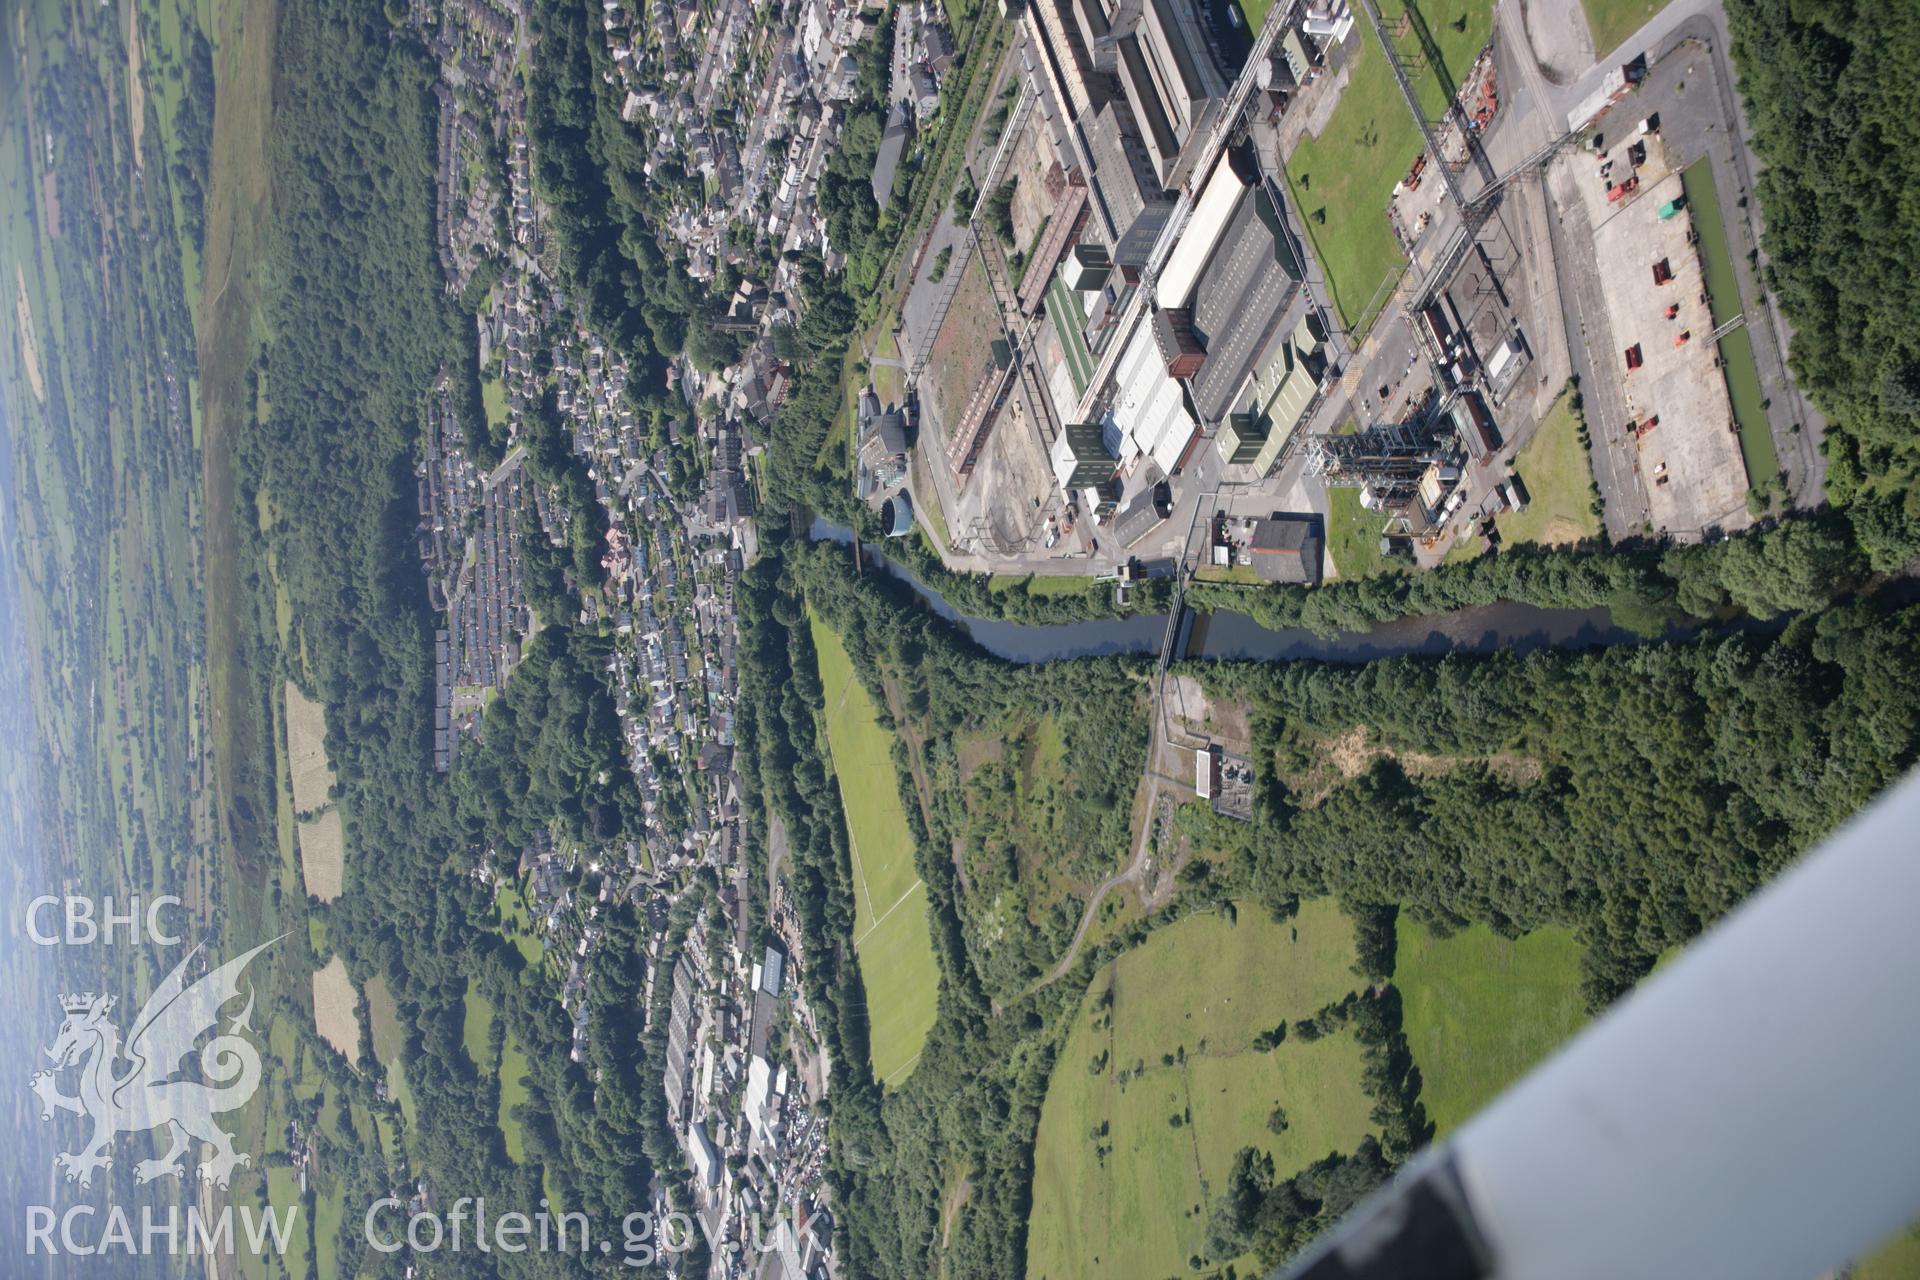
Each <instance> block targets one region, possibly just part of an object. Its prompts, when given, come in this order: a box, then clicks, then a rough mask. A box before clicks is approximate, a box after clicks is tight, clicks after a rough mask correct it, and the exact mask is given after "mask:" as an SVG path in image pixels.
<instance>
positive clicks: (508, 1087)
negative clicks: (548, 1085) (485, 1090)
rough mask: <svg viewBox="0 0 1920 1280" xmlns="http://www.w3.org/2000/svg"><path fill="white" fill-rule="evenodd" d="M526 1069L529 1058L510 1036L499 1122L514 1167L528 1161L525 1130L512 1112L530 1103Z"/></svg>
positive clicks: (504, 1059) (502, 1064) (503, 1065)
mask: <svg viewBox="0 0 1920 1280" xmlns="http://www.w3.org/2000/svg"><path fill="white" fill-rule="evenodd" d="M527 1069H528V1068H527V1055H526V1054H524V1053H522V1052H521V1051H520V1046H519V1045H518V1044H516V1043H514V1039H513V1035H512V1034H511V1033H509V1034H508V1035H507V1039H506V1043H505V1044H504V1045H503V1046H502V1047H501V1050H500V1113H499V1115H498V1117H496V1118H497V1120H498V1122H499V1125H500V1136H501V1137H502V1138H504V1139H506V1144H507V1156H508V1157H509V1158H510V1159H511V1160H513V1162H514V1163H515V1164H518V1163H520V1162H521V1161H523V1160H525V1159H526V1158H527V1146H526V1134H525V1131H524V1126H523V1125H521V1123H520V1122H519V1121H518V1120H516V1119H514V1116H513V1109H514V1108H515V1107H517V1106H519V1105H520V1104H521V1103H523V1102H525V1101H526V1100H527V1080H526V1076H527Z"/></svg>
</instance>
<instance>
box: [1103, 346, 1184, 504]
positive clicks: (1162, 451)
mask: <svg viewBox="0 0 1920 1280" xmlns="http://www.w3.org/2000/svg"><path fill="white" fill-rule="evenodd" d="M1117 376H1118V381H1119V386H1120V391H1119V394H1118V395H1116V396H1115V397H1114V401H1113V419H1114V422H1115V423H1116V424H1117V425H1118V426H1119V428H1120V429H1121V431H1123V432H1125V433H1126V435H1127V437H1128V443H1127V444H1123V445H1122V447H1121V453H1120V457H1121V460H1122V461H1127V460H1129V459H1131V458H1132V457H1133V456H1134V455H1135V454H1140V453H1145V454H1149V455H1151V456H1152V458H1153V460H1154V461H1155V462H1156V463H1158V464H1159V465H1160V469H1161V470H1162V471H1166V472H1171V471H1172V470H1173V467H1174V464H1175V463H1177V462H1179V461H1180V455H1181V454H1182V453H1183V452H1185V450H1186V447H1187V441H1188V440H1190V439H1192V437H1193V433H1194V431H1195V430H1196V429H1197V428H1196V427H1195V425H1194V422H1193V419H1192V418H1190V417H1189V416H1188V415H1187V410H1186V406H1185V404H1184V403H1183V400H1182V396H1181V394H1180V384H1179V383H1178V382H1176V381H1174V380H1173V379H1172V378H1170V377H1168V376H1167V367H1166V365H1165V364H1164V363H1163V362H1162V361H1161V359H1160V350H1159V347H1158V346H1157V345H1156V344H1155V342H1154V339H1153V326H1152V325H1150V324H1142V325H1137V326H1135V328H1134V331H1133V339H1132V341H1130V342H1129V343H1128V344H1127V349H1126V352H1125V353H1124V354H1123V355H1122V356H1121V357H1120V367H1119V370H1118V374H1117Z"/></svg>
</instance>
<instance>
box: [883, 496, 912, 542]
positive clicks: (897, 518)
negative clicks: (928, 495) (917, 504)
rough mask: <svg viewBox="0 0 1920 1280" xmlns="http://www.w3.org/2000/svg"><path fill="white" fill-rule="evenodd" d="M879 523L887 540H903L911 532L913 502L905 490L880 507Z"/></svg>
mask: <svg viewBox="0 0 1920 1280" xmlns="http://www.w3.org/2000/svg"><path fill="white" fill-rule="evenodd" d="M880 523H881V524H882V525H884V526H885V527H886V530H887V536H888V537H889V538H904V537H906V536H907V535H908V534H910V533H912V532H913V500H912V499H911V498H909V497H907V491H906V490H905V489H902V490H901V491H900V492H898V493H896V494H894V495H893V496H892V497H891V498H888V499H887V500H886V501H885V502H883V503H882V504H881V505H880Z"/></svg>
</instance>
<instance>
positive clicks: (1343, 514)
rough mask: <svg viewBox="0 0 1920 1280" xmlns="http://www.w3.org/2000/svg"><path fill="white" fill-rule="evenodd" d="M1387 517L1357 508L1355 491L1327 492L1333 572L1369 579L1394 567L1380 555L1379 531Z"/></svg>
mask: <svg viewBox="0 0 1920 1280" xmlns="http://www.w3.org/2000/svg"><path fill="white" fill-rule="evenodd" d="M1386 524H1387V521H1386V517H1385V516H1383V515H1381V514H1380V513H1379V512H1378V511H1368V510H1367V509H1366V508H1365V507H1363V506H1361V505H1360V491H1359V490H1358V489H1349V488H1339V489H1329V490H1327V550H1328V552H1329V553H1331V554H1332V556H1333V567H1334V570H1335V571H1336V572H1337V573H1338V574H1339V575H1340V576H1341V577H1343V578H1370V577H1372V576H1373V575H1374V574H1376V573H1385V572H1386V571H1387V570H1389V569H1391V568H1393V564H1392V562H1391V561H1389V560H1388V559H1387V558H1386V557H1385V556H1383V555H1381V554H1380V531H1381V530H1382V529H1384V528H1385V527H1386Z"/></svg>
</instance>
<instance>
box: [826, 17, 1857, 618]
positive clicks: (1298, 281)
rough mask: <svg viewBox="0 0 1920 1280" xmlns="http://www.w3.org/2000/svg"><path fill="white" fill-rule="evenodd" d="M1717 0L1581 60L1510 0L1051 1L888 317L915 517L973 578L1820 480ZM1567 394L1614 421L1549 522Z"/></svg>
mask: <svg viewBox="0 0 1920 1280" xmlns="http://www.w3.org/2000/svg"><path fill="white" fill-rule="evenodd" d="M1716 12H1717V11H1712V10H1705V9H1703V10H1701V11H1700V12H1698V13H1694V12H1693V11H1692V10H1691V9H1689V8H1687V7H1686V6H1684V5H1683V6H1681V7H1680V8H1678V9H1675V8H1671V7H1670V8H1669V9H1667V10H1666V11H1664V12H1663V13H1662V14H1661V16H1660V17H1659V18H1658V19H1656V20H1655V21H1652V22H1649V23H1648V24H1647V25H1646V27H1645V29H1644V30H1643V31H1641V32H1637V33H1634V36H1633V38H1631V39H1630V40H1629V41H1628V42H1627V44H1625V45H1623V46H1622V47H1621V48H1620V49H1617V50H1612V51H1603V52H1602V53H1601V54H1600V55H1599V56H1596V57H1595V59H1594V61H1593V62H1592V63H1591V64H1590V65H1589V66H1587V67H1585V68H1576V69H1573V70H1572V71H1569V69H1568V68H1567V67H1566V66H1565V65H1564V62H1565V56H1566V55H1565V52H1564V50H1559V49H1553V50H1549V51H1546V52H1544V53H1543V51H1542V50H1541V49H1539V48H1538V47H1536V43H1535V41H1536V37H1535V36H1534V35H1530V34H1529V32H1528V31H1527V30H1526V27H1525V24H1524V22H1521V21H1514V20H1509V17H1508V15H1505V14H1504V13H1501V14H1495V13H1494V12H1493V8H1492V6H1490V5H1482V4H1478V3H1475V4H1467V5H1465V6H1463V7H1460V11H1458V12H1456V10H1455V9H1454V8H1448V7H1446V6H1439V5H1433V4H1427V5H1421V4H1411V5H1406V6H1401V5H1398V4H1394V5H1387V6H1384V7H1381V6H1375V5H1372V4H1362V5H1359V6H1349V5H1347V4H1344V3H1341V2H1340V0H1311V2H1300V0H1296V2H1294V3H1282V4H1277V5H1274V6H1273V7H1271V8H1270V9H1266V10H1265V11H1264V12H1263V13H1262V15H1261V16H1260V19H1259V23H1260V25H1259V26H1258V28H1257V29H1253V30H1250V31H1246V32H1243V33H1241V36H1240V38H1236V39H1227V38H1225V37H1226V34H1227V33H1225V32H1223V31H1221V30H1216V29H1215V28H1214V27H1213V26H1212V25H1211V23H1212V18H1211V17H1210V16H1209V11H1207V10H1206V9H1205V8H1204V7H1202V6H1196V5H1193V4H1192V3H1191V0H1159V2H1158V3H1156V4H1149V5H1145V6H1143V7H1141V8H1138V9H1133V8H1120V7H1114V6H1109V5H1106V4H1104V3H1103V2H1102V0H1035V2H1034V3H1031V4H1028V5H1025V6H1022V7H1020V8H1019V9H1018V10H1017V11H1015V12H1014V13H1013V15H1012V18H1013V21H1014V22H1015V27H1016V33H1017V36H1016V38H1015V39H1014V40H1013V41H1012V42H1011V48H1010V50H1009V53H1008V55H1007V59H1006V62H1005V64H1004V65H1003V68H1002V70H1001V72H1000V74H999V78H998V79H997V80H996V82H995V83H996V85H998V86H999V87H998V91H997V93H998V97H997V99H996V100H997V102H998V104H999V106H998V108H997V109H996V113H995V120H996V121H997V133H996V131H995V130H982V133H981V136H980V138H979V140H978V141H979V145H977V146H976V147H975V148H974V149H973V152H972V163H971V165H970V166H969V168H968V172H967V175H966V181H965V184H963V190H964V192H965V193H966V194H969V195H971V196H972V208H971V216H958V214H959V213H960V212H964V211H961V210H958V208H957V206H956V216H955V217H954V220H953V221H954V227H953V230H952V232H951V233H949V234H951V235H952V236H954V237H956V238H955V239H953V240H952V241H951V242H950V243H951V247H952V252H951V253H948V254H947V255H946V257H945V258H944V259H943V260H941V261H939V263H938V268H937V271H936V266H935V263H934V262H933V261H932V260H930V259H928V258H927V257H926V255H922V258H921V260H920V262H919V263H918V267H917V278H916V279H915V280H914V281H913V282H912V288H911V290H910V295H909V296H910V301H909V307H908V309H907V310H906V311H905V312H903V315H902V323H901V326H900V327H899V328H898V329H897V331H896V336H897V337H898V339H899V348H900V351H901V355H902V361H901V363H902V365H903V366H904V367H905V369H906V372H907V382H908V412H909V413H910V414H912V413H917V414H918V415H919V416H920V419H921V423H920V425H921V428H922V431H921V434H920V436H919V440H920V445H919V457H918V458H917V459H915V460H914V462H913V464H912V465H911V466H909V467H905V468H903V469H902V472H901V484H902V485H905V486H910V487H912V488H913V489H914V490H915V492H914V494H913V501H912V503H911V511H912V512H913V513H914V516H915V520H916V522H917V527H918V529H919V530H920V532H921V533H922V535H923V536H925V537H926V538H927V539H928V540H929V542H930V544H931V545H933V546H934V547H935V548H936V549H938V550H939V551H940V553H941V555H942V557H943V558H944V559H945V560H946V561H947V563H948V564H949V565H950V566H951V567H954V568H960V569H967V570H973V571H986V572H990V573H998V574H1007V575H1024V574H1029V573H1037V574H1043V575H1044V574H1061V575H1071V576H1073V577H1076V578H1078V577H1084V576H1088V575H1091V576H1093V577H1095V578H1101V577H1105V578H1111V579H1115V580H1116V581H1117V580H1119V579H1122V578H1124V577H1127V576H1131V575H1135V574H1140V573H1144V574H1148V575H1154V574H1165V575H1174V574H1199V575H1201V576H1205V577H1208V578H1209V579H1211V580H1214V581H1220V582H1228V583H1235V582H1237V583H1243V584H1249V585H1251V584H1257V583H1261V582H1292V583H1301V584H1313V583H1317V582H1321V581H1325V580H1328V579H1330V578H1333V577H1337V576H1353V575H1355V574H1366V573H1371V572H1380V571H1387V570H1390V569H1396V568H1418V567H1423V566H1431V565H1436V564H1438V563H1440V562H1441V561H1442V560H1445V559H1447V558H1448V557H1449V556H1458V555H1461V554H1469V553H1474V552H1478V551H1481V550H1489V549H1490V550H1492V551H1494V552H1496V553H1497V552H1498V550H1499V549H1500V547H1501V546H1502V545H1503V542H1504V540H1505V539H1504V535H1503V533H1502V529H1503V527H1507V526H1509V525H1511V526H1512V527H1517V528H1521V529H1529V530H1530V529H1532V528H1533V526H1534V525H1535V524H1538V525H1539V526H1540V528H1539V531H1538V532H1537V533H1536V534H1535V535H1534V537H1535V538H1537V539H1540V540H1545V541H1547V542H1557V543H1564V542H1566V541H1569V540H1573V539H1576V538H1582V537H1587V536H1592V535H1591V534H1590V533H1589V532H1588V530H1589V529H1590V528H1591V525H1590V523H1589V521H1590V519H1591V517H1590V515H1589V513H1588V512H1587V511H1586V506H1587V505H1589V503H1588V500H1587V499H1585V498H1584V496H1580V497H1578V500H1576V498H1569V497H1567V496H1566V495H1569V494H1571V495H1585V494H1586V493H1587V492H1588V491H1589V490H1590V489H1595V488H1597V492H1598V494H1599V498H1598V500H1597V508H1596V510H1597V511H1598V512H1599V513H1600V522H1601V525H1602V529H1603V531H1604V533H1605V534H1606V535H1607V536H1608V537H1610V538H1611V539H1613V540H1614V541H1616V542H1617V541H1623V540H1630V539H1633V538H1671V539H1675V540H1680V541H1697V540H1701V539H1705V538H1712V537H1717V536H1721V535H1723V534H1725V533H1728V532H1732V531H1735V530H1737V529H1740V528H1742V527H1744V526H1746V525H1748V524H1750V523H1752V522H1753V520H1754V518H1755V516H1756V515H1759V514H1765V513H1766V512H1767V511H1768V510H1770V509H1772V510H1777V509H1779V508H1778V506H1777V505H1776V503H1780V502H1785V503H1801V504H1806V503H1812V502H1817V501H1818V499H1819V496H1820V489H1819V484H1820V468H1819V467H1818V466H1817V465H1815V464H1814V462H1813V461H1812V460H1811V459H1812V457H1813V454H1814V452H1815V442H1816V441H1817V434H1818V430H1819V418H1818V415H1817V414H1815V413H1813V412H1812V411H1811V409H1810V407H1809V406H1807V405H1805V403H1804V401H1803V400H1802V399H1801V398H1800V397H1799V395H1798V393H1797V391H1795V390H1793V388H1792V387H1791V384H1790V382H1789V381H1788V380H1787V378H1786V375H1785V372H1784V370H1785V363H1784V360H1783V359H1782V358H1781V353H1782V351H1783V346H1782V343H1781V340H1780V336H1779V334H1778V332H1777V329H1776V327H1775V325H1774V323H1773V321H1772V319H1771V308H1770V304H1766V303H1762V304H1760V305H1756V304H1755V299H1756V298H1757V297H1758V294H1759V288H1758V278H1757V276H1756V275H1755V274H1754V272H1753V271H1752V269H1751V263H1748V262H1742V261H1740V260H1739V252H1740V251H1741V250H1742V249H1743V248H1744V247H1746V246H1749V245H1751V244H1752V243H1753V239H1754V228H1753V227H1752V226H1751V224H1750V223H1749V220H1748V215H1747V214H1746V213H1745V212H1744V210H1745V208H1746V204H1747V202H1746V201H1745V200H1744V199H1743V196H1744V195H1745V193H1746V191H1747V189H1748V187H1749V180H1748V178H1747V174H1748V172H1749V169H1750V161H1749V158H1748V157H1747V156H1746V154H1745V152H1744V149H1743V144H1740V143H1739V142H1738V140H1737V137H1736V138H1735V139H1734V140H1731V141H1730V139H1729V135H1728V132H1727V130H1726V120H1727V118H1728V112H1729V110H1730V107H1729V105H1728V103H1729V95H1728V94H1727V93H1725V92H1722V91H1723V90H1724V89H1725V88H1726V86H1727V85H1729V84H1730V78H1729V77H1728V74H1727V72H1726V69H1725V67H1724V65H1723V59H1724V40H1723V39H1718V38H1717V37H1718V35H1719V32H1718V28H1717V27H1716V25H1715V24H1716V22H1717V21H1718V19H1716V17H1715V13H1716ZM1548 68H1551V69H1552V74H1551V75H1549V74H1548ZM1689 77H1691V79H1692V82H1693V83H1694V84H1695V85H1696V86H1698V87H1699V88H1698V89H1697V90H1696V91H1695V92H1693V93H1691V94H1688V93H1687V91H1686V83H1687V80H1688V78H1689ZM1701 90H1704V91H1701ZM1449 95H1451V96H1449ZM1358 159H1364V160H1365V161H1366V163H1364V164H1356V160H1358ZM1363 171H1364V172H1365V173H1367V174H1377V173H1382V172H1385V173H1391V174H1393V175H1396V176H1395V178H1394V179H1393V180H1392V181H1391V184H1390V186H1389V184H1387V183H1385V182H1383V183H1381V184H1380V185H1379V186H1378V187H1377V189H1376V188H1374V187H1371V186H1368V185H1367V183H1366V182H1362V181H1360V180H1359V179H1357V178H1356V177H1355V176H1354V175H1355V174H1357V173H1361V172H1363ZM1368 181H1371V179H1369V180H1368ZM1700 206H1704V207H1700ZM1729 212H1731V214H1732V215H1733V216H1728V214H1729ZM943 225H944V219H943ZM934 238H935V239H936V240H938V239H940V236H939V235H936V236H935V237H934ZM936 275H944V276H945V280H944V281H941V280H938V279H936ZM916 299H917V300H916ZM916 347H918V348H923V349H924V350H920V351H918V352H916ZM1570 385H1577V386H1578V388H1579V392H1580V399H1581V400H1583V401H1584V406H1585V414H1584V422H1585V423H1586V424H1587V426H1588V427H1589V428H1590V430H1586V431H1580V432H1577V433H1574V434H1576V435H1577V437H1578V440H1577V448H1578V452H1577V453H1574V452H1570V451H1569V449H1570V447H1571V446H1567V445H1565V444H1556V445H1555V446H1554V447H1553V449H1552V450H1550V451H1542V452H1541V453H1540V454H1538V455H1537V456H1547V453H1551V456H1552V457H1553V459H1554V462H1553V466H1552V469H1551V470H1552V477H1553V488H1554V492H1555V493H1556V495H1559V496H1558V497H1557V499H1556V501H1557V507H1556V512H1555V513H1551V514H1545V515H1542V516H1541V517H1540V518H1539V519H1538V520H1533V521H1529V520H1524V519H1521V518H1520V516H1521V515H1522V514H1523V512H1524V508H1525V507H1526V505H1527V504H1528V502H1529V501H1530V496H1529V489H1528V486H1527V484H1526V482H1525V480H1524V478H1521V477H1519V476H1517V475H1516V465H1515V459H1516V456H1517V455H1518V454H1519V453H1520V452H1521V451H1522V450H1523V449H1525V448H1526V447H1527V445H1528V443H1529V441H1530V440H1531V438H1532V436H1533V434H1534V432H1535V431H1536V430H1537V429H1538V428H1539V426H1540V424H1541V423H1542V422H1543V421H1544V420H1546V419H1547V418H1548V416H1549V414H1550V413H1552V412H1553V411H1554V410H1555V406H1556V405H1562V404H1564V402H1565V398H1566V394H1567V391H1568V388H1569V386H1570ZM1563 412H1564V411H1563ZM1803 425H1804V426H1806V427H1807V428H1808V429H1807V430H1806V431H1805V432H1804V433H1803V432H1802V431H1801V427H1802V426H1803ZM1582 454H1585V455H1588V457H1587V468H1586V472H1587V474H1576V472H1575V466H1574V465H1572V464H1575V463H1576V461H1577V459H1578V457H1579V456H1580V455H1582ZM1776 456H1777V457H1778V458H1779V459H1780V460H1781V461H1779V462H1776V461H1775V458H1776ZM1536 467H1537V464H1536ZM1781 473H1784V475H1782V474H1781ZM1336 495H1339V496H1336ZM862 496H863V497H864V498H865V499H866V500H867V501H868V502H870V503H872V504H873V505H874V506H875V507H876V509H877V508H878V507H879V506H880V505H881V503H882V502H884V501H886V500H887V499H888V497H889V494H888V493H887V492H884V491H882V490H881V489H879V488H874V487H872V486H864V487H863V489H862ZM1556 516H1557V519H1556ZM1549 524H1551V526H1552V533H1551V534H1548V533H1547V532H1546V529H1547V527H1548V525H1549ZM901 531H902V532H904V531H905V529H904V528H903V529H902V530H901ZM1335 535H1337V537H1336V536H1335ZM1336 541H1337V542H1339V543H1340V544H1341V545H1342V546H1343V547H1345V548H1346V550H1345V551H1343V552H1342V557H1341V558H1344V559H1345V560H1346V561H1348V564H1347V565H1344V566H1343V565H1341V564H1339V563H1337V562H1336V560H1335V558H1334V557H1333V556H1332V554H1331V553H1330V552H1329V551H1328V547H1329V545H1330V544H1331V543H1333V542H1336ZM1276 553H1277V554H1276ZM1309 561H1316V562H1314V563H1309Z"/></svg>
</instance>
